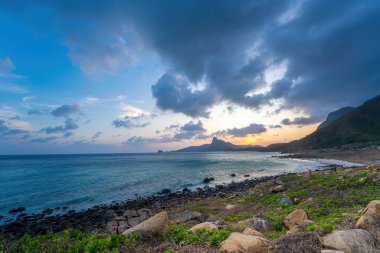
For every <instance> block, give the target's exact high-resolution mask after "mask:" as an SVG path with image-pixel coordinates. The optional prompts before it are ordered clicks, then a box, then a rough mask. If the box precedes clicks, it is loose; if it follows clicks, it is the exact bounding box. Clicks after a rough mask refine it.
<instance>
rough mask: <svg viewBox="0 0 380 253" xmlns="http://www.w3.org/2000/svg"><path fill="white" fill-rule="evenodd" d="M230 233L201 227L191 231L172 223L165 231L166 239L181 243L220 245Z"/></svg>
mask: <svg viewBox="0 0 380 253" xmlns="http://www.w3.org/2000/svg"><path fill="white" fill-rule="evenodd" d="M229 235H230V232H229V231H226V230H205V229H199V230H196V231H190V230H189V229H188V228H187V227H185V226H183V225H176V224H173V225H170V226H169V227H168V228H167V229H166V230H165V232H164V240H165V241H169V242H175V243H180V244H192V245H206V246H211V247H219V245H220V243H221V242H222V241H223V240H225V239H226V238H227V237H228V236H229Z"/></svg>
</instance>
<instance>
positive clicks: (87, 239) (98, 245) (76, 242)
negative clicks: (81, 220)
mask: <svg viewBox="0 0 380 253" xmlns="http://www.w3.org/2000/svg"><path fill="white" fill-rule="evenodd" d="M140 240H141V235H140V234H138V233H135V234H132V235H130V236H125V235H123V234H113V235H111V236H110V237H106V236H103V235H100V234H97V233H91V234H83V233H82V232H80V231H78V230H68V231H63V232H60V233H55V234H53V233H48V234H46V235H36V236H30V235H24V236H23V237H21V238H20V239H18V240H16V241H13V242H12V243H11V244H9V245H7V243H6V242H5V241H4V242H1V245H2V246H0V252H2V251H7V252H28V253H39V252H46V253H50V252H51V253H60V252H62V253H64V252H69V253H82V252H84V253H95V252H112V253H116V252H119V250H121V251H125V250H127V249H132V248H133V247H135V246H136V245H137V244H138V243H139V242H140ZM1 247H3V248H1Z"/></svg>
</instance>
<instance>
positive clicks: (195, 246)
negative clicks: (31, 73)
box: [0, 166, 380, 253]
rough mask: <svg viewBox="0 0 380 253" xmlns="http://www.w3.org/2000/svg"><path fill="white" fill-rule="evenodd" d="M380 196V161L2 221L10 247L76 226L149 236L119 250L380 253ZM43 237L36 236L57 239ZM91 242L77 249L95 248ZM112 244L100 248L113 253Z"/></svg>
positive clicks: (101, 232) (86, 230)
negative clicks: (360, 165) (357, 166)
mask: <svg viewBox="0 0 380 253" xmlns="http://www.w3.org/2000/svg"><path fill="white" fill-rule="evenodd" d="M207 181H208V182H211V181H212V179H210V178H208V179H207ZM379 199H380V169H379V167H377V166H367V167H361V168H343V167H334V168H326V169H324V170H320V171H307V172H303V173H299V174H295V173H291V174H286V175H279V176H270V177H262V178H258V179H247V180H245V181H243V182H237V183H232V184H229V185H217V186H216V187H205V188H199V189H197V190H193V191H192V190H189V189H186V188H185V189H183V191H181V192H174V193H172V192H170V190H168V189H163V191H162V192H160V194H157V195H155V196H150V197H147V198H140V199H136V200H133V201H128V202H121V203H117V204H112V205H100V206H95V207H93V208H90V209H88V210H85V211H80V212H74V211H69V212H68V213H66V214H61V215H54V216H49V212H45V214H44V213H41V214H37V215H31V216H28V215H26V216H24V215H19V216H17V218H16V219H15V220H13V221H11V222H9V223H7V224H5V225H3V226H1V227H0V234H1V237H0V238H1V239H2V241H3V245H5V246H4V248H3V251H5V252H8V251H9V252H13V249H14V248H16V249H17V247H19V244H20V240H21V241H22V243H21V244H25V242H24V241H25V239H24V237H25V234H28V235H30V236H31V237H29V238H40V237H39V236H42V235H44V234H46V233H47V234H49V233H50V234H51V233H52V234H53V235H57V236H61V233H66V232H65V231H72V230H73V229H75V230H79V231H81V233H84V234H91V235H92V234H96V235H97V236H100V237H101V238H103V239H101V240H107V239H105V238H111V239H109V240H111V241H112V238H113V237H112V236H113V235H120V236H124V237H123V238H130V236H134V234H135V233H140V234H141V235H142V238H141V239H139V240H137V241H136V240H133V241H134V244H131V240H130V239H123V240H125V241H124V242H125V243H124V244H120V245H117V246H115V247H117V251H112V252H162V253H164V252H221V251H225V252H254V253H255V252H263V253H265V252H272V253H278V252H318V253H319V252H323V253H329V252H336V253H338V252H346V253H347V252H348V253H351V252H352V253H354V252H379V249H378V248H377V247H378V246H379V245H380V244H379V243H380V200H379ZM22 211H23V210H20V211H18V212H22ZM23 235H24V236H23ZM21 236H23V237H22V238H21V239H19V238H20V237H21ZM109 236H111V237H109ZM43 238H44V239H41V238H40V239H33V240H42V241H43V243H41V245H44V246H41V247H47V246H46V245H50V244H49V240H50V239H46V238H45V237H43ZM127 242H128V243H127ZM86 243H88V242H87V241H86ZM36 244H38V243H37V242H34V243H33V244H32V245H36ZM107 245H108V244H107ZM110 245H111V244H110ZM112 245H113V244H112ZM23 247H24V248H25V245H24V246H23ZM51 247H53V246H51ZM60 247H66V246H60ZM67 247H68V250H67V251H70V250H69V246H67ZM83 247H84V248H81V249H78V250H77V251H75V250H74V251H72V252H85V251H86V250H87V249H88V248H86V247H87V246H83ZM88 247H89V246H88ZM107 247H108V248H106V249H105V250H101V251H93V252H111V248H110V247H111V246H109V245H108V246H107ZM112 247H114V246H112ZM112 250H116V248H112ZM168 250H172V251H168ZM44 251H45V252H54V250H51V251H49V249H44ZM0 252H1V248H0ZM16 252H17V251H16ZM64 252H65V251H64ZM86 252H92V251H86Z"/></svg>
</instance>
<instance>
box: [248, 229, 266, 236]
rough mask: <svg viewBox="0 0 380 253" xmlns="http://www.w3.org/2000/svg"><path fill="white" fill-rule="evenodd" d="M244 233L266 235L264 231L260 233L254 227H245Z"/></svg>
mask: <svg viewBox="0 0 380 253" xmlns="http://www.w3.org/2000/svg"><path fill="white" fill-rule="evenodd" d="M243 234H245V235H253V236H261V237H264V235H263V234H262V233H260V232H259V231H257V230H254V229H252V228H246V229H244V231H243Z"/></svg>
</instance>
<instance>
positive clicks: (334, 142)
mask: <svg viewBox="0 0 380 253" xmlns="http://www.w3.org/2000/svg"><path fill="white" fill-rule="evenodd" d="M379 144H380V96H377V97H375V98H373V99H370V100H368V101H367V102H365V103H364V104H363V105H361V106H359V107H357V108H356V109H354V110H352V111H351V112H348V113H347V114H346V115H344V116H342V117H340V118H338V119H336V120H335V121H333V122H331V123H330V124H329V125H327V126H325V127H322V128H319V129H317V130H316V131H315V132H313V133H312V134H310V135H308V136H306V137H304V138H302V139H300V140H297V141H293V142H290V143H287V144H281V146H279V150H281V151H296V150H302V149H319V148H334V147H346V148H350V147H356V146H368V145H379ZM267 148H268V149H270V148H271V145H270V146H268V147H267Z"/></svg>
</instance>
